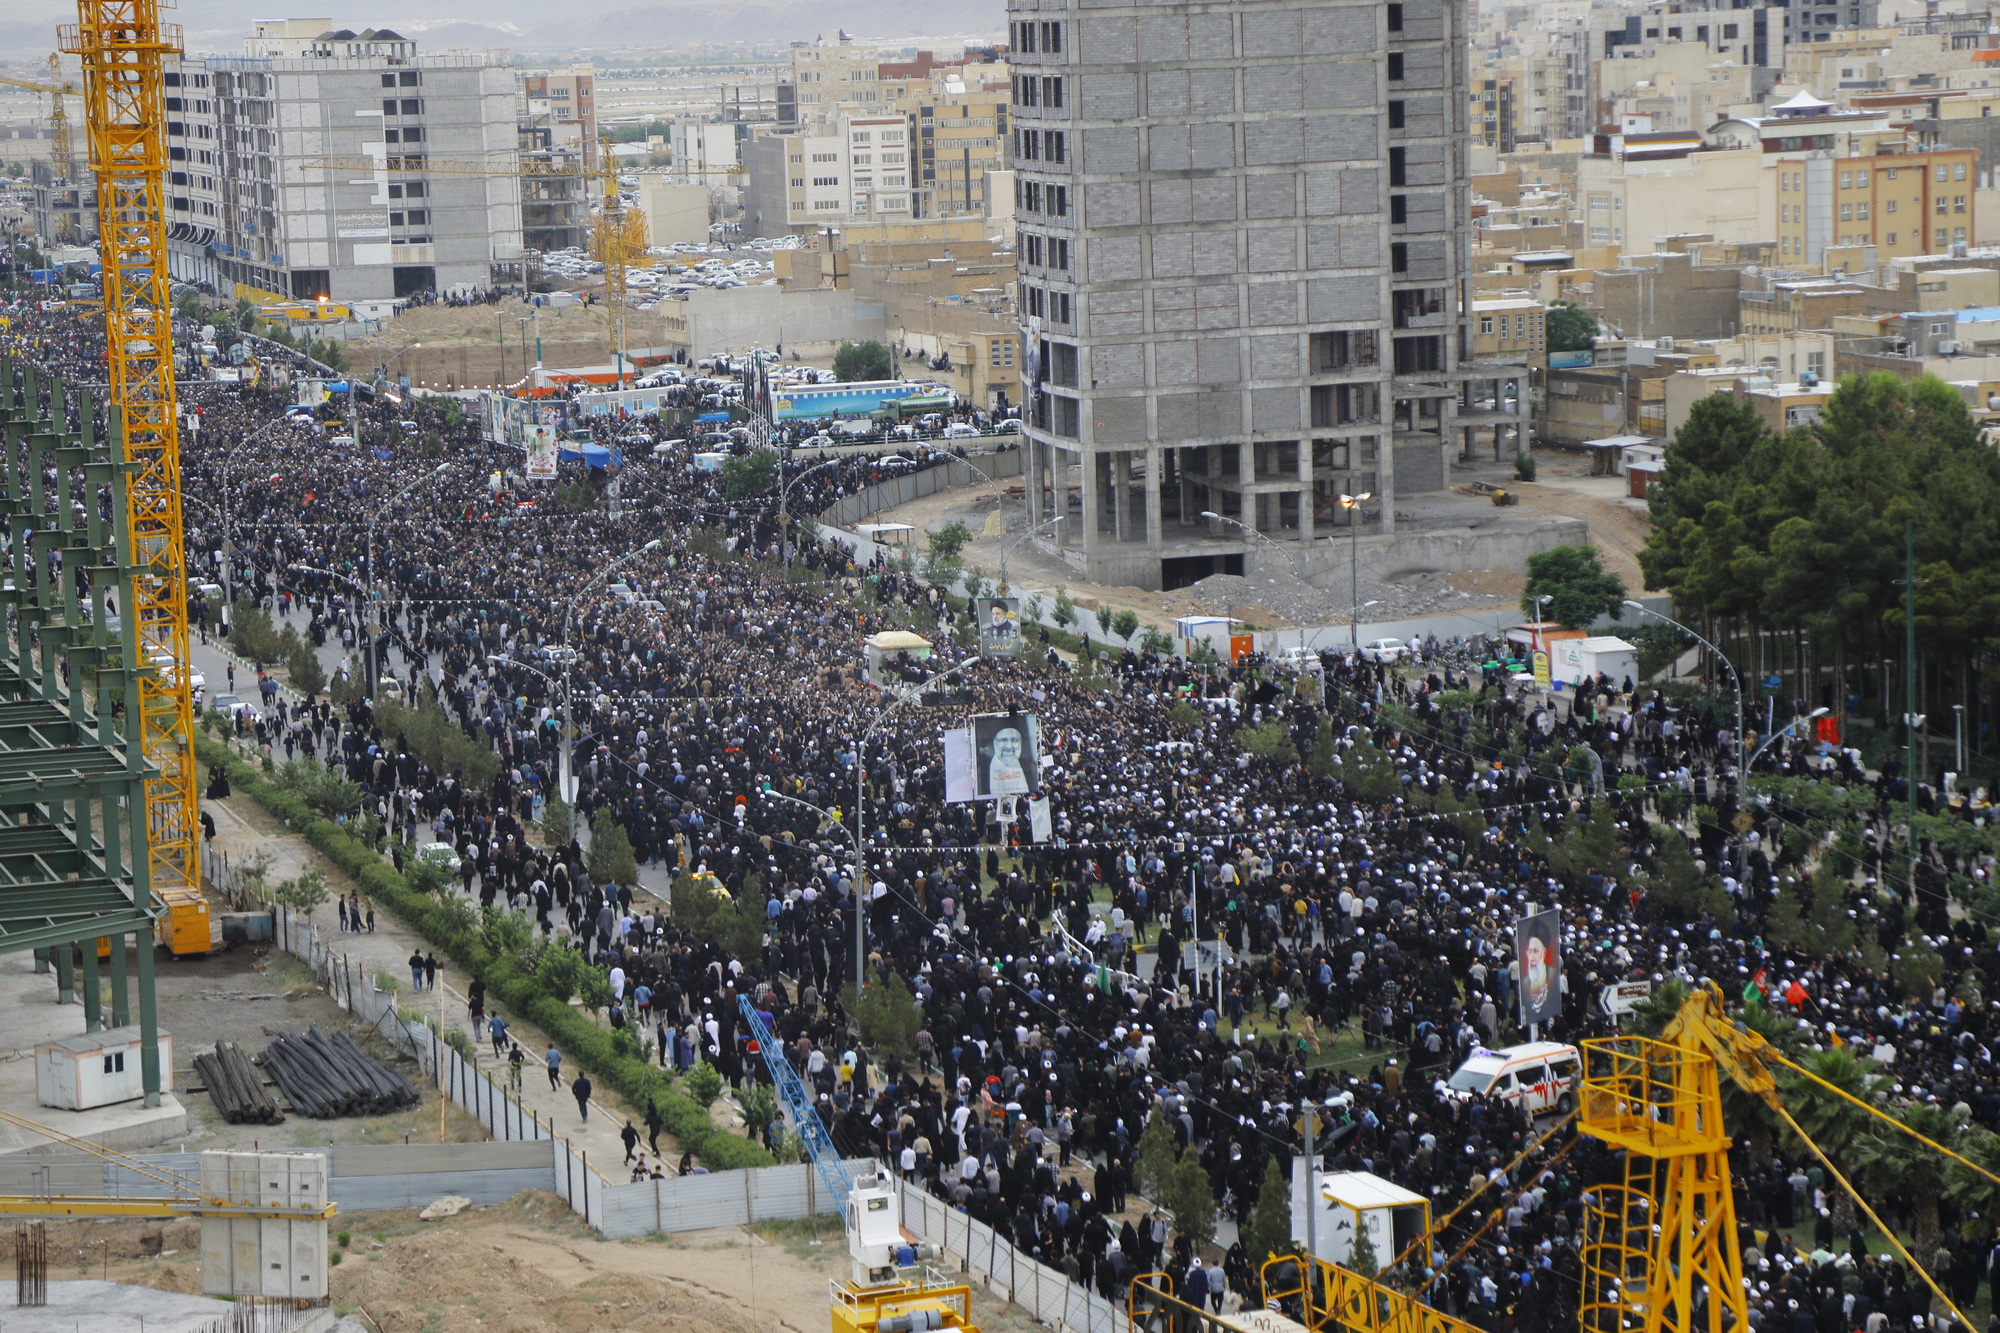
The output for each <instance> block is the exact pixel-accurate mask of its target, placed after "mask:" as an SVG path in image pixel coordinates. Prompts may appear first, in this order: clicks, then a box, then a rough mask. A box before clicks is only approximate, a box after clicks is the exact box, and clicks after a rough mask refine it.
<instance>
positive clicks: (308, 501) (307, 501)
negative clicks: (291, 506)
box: [304, 491, 317, 504]
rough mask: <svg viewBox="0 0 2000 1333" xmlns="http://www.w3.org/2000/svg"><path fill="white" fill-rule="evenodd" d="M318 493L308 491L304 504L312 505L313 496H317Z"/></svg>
mask: <svg viewBox="0 0 2000 1333" xmlns="http://www.w3.org/2000/svg"><path fill="white" fill-rule="evenodd" d="M316 493H317V492H314V491H307V492H306V498H305V501H304V503H306V504H311V503H312V502H313V496H314V495H315V494H316Z"/></svg>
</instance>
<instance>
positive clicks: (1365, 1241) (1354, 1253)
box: [1346, 1211, 1382, 1277]
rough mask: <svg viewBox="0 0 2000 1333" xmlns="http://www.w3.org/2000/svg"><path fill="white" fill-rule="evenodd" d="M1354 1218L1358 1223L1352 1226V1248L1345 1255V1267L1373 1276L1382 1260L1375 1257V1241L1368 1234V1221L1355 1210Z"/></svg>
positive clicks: (1365, 1275)
mask: <svg viewBox="0 0 2000 1333" xmlns="http://www.w3.org/2000/svg"><path fill="white" fill-rule="evenodd" d="M1355 1219H1356V1220H1357V1221H1358V1222H1359V1223H1360V1225H1359V1226H1357V1227H1355V1228H1354V1248H1353V1250H1351V1251H1349V1253H1348V1256H1347V1265H1346V1266H1347V1267H1348V1268H1350V1269H1352V1270H1353V1271H1354V1272H1356V1273H1359V1274H1361V1276H1363V1277H1374V1276H1375V1275H1376V1274H1377V1273H1379V1272H1381V1271H1382V1261H1381V1260H1379V1259H1377V1258H1376V1257H1375V1242H1374V1240H1373V1239H1372V1238H1370V1236H1369V1235H1368V1221H1367V1219H1366V1218H1364V1217H1362V1216H1361V1214H1360V1213H1359V1212H1358V1211H1357V1212H1356V1213H1355Z"/></svg>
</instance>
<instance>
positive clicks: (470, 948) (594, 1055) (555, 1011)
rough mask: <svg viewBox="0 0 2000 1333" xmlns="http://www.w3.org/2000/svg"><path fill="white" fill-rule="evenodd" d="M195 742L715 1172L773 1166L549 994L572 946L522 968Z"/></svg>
mask: <svg viewBox="0 0 2000 1333" xmlns="http://www.w3.org/2000/svg"><path fill="white" fill-rule="evenodd" d="M195 745H196V752H197V754H198V756H199V758H200V760H201V762H202V764H203V765H204V766H206V765H211V764H221V765H222V768H223V772H225V773H227V774H228V775H229V782H230V785H231V786H232V787H233V788H234V789H235V790H236V791H238V792H240V793H242V794H244V795H246V796H248V797H249V798H250V799H251V800H253V801H255V802H256V803H257V804H258V806H259V807H261V808H262V809H263V810H264V812H265V813H266V814H269V815H271V816H272V817H273V818H275V819H279V820H282V821H284V822H285V823H286V824H287V825H288V826H289V827H290V828H292V829H293V830H295V831H297V832H299V833H301V834H302V835H303V836H304V837H305V839H306V840H307V841H308V842H310V843H311V844H312V845H313V846H314V847H315V848H317V849H318V850H319V851H320V852H321V853H322V854H323V855H325V857H326V858H327V859H328V860H329V861H331V862H332V863H333V864H334V865H335V866H336V867H337V868H338V869H339V870H340V871H341V873H342V874H344V875H346V876H347V877H348V878H349V879H350V880H352V881H353V882H354V884H355V885H356V887H358V888H359V889H360V890H361V892H362V893H363V894H364V895H365V896H367V897H369V898H372V899H373V900H374V901H375V902H376V903H377V904H378V905H379V906H381V907H383V908H385V909H386V910H387V911H388V912H389V913H390V915H392V916H394V917H395V918H396V919H397V920H399V921H401V922H402V923H403V924H404V925H406V926H408V927H410V928H411V929H412V930H414V931H416V932H417V933H418V934H420V935H422V936H423V937H424V938H425V940H427V941H428V942H429V943H430V944H431V945H432V946H433V947H435V948H436V949H437V951H438V954H439V956H440V957H447V958H450V959H451V960H452V961H453V962H455V963H456V964H457V965H458V966H459V967H460V968H462V969H464V970H465V971H466V972H467V973H469V974H471V975H474V976H480V977H484V978H485V979H486V990H487V994H488V995H489V996H492V997H494V998H495V999H496V1000H497V1001H498V1002H499V1003H500V1004H504V1005H505V1006H507V1008H508V1009H510V1010H512V1011H513V1012H514V1013H516V1014H518V1015H520V1016H521V1017H522V1018H525V1019H526V1020H527V1021H528V1022H530V1023H532V1024H534V1025H535V1026H536V1027H538V1028H540V1029H541V1030H542V1031H543V1032H545V1033H547V1034H548V1037H549V1040H551V1041H553V1042H555V1043H556V1046H557V1047H558V1048H559V1049H560V1050H561V1051H562V1052H563V1055H564V1058H565V1059H566V1060H568V1061H569V1062H570V1063H572V1064H573V1065H575V1066H576V1067H578V1068H581V1069H584V1070H587V1071H588V1072H589V1073H590V1075H591V1077H592V1078H593V1079H595V1080H597V1082H598V1083H599V1084H600V1085H601V1086H603V1087H606V1088H609V1089H611V1090H612V1091H615V1092H617V1093H618V1094H619V1095H620V1096H622V1097H624V1098H625V1099H626V1100H627V1101H628V1102H630V1103H631V1104H632V1105H634V1106H644V1105H645V1104H646V1103H647V1102H648V1101H651V1102H652V1103H653V1104H654V1105H656V1106H658V1107H659V1108H660V1117H661V1119H662V1121H664V1123H665V1128H666V1130H667V1132H668V1133H669V1134H671V1135H673V1137H674V1139H675V1141H676V1142H678V1143H679V1144H680V1145H681V1147H682V1148H683V1149H684V1150H686V1151H688V1152H692V1153H694V1154H695V1155H696V1156H698V1157H700V1158H701V1160H702V1163H703V1165H705V1166H707V1167H708V1168H709V1169H710V1170H712V1171H732V1170H736V1169H739V1168H742V1167H751V1166H769V1165H770V1164H771V1155H770V1154H769V1153H767V1152H765V1151H764V1149H763V1148H762V1147H761V1146H759V1145H758V1144H755V1143H752V1142H750V1141H749V1140H747V1139H743V1138H739V1137H738V1136H736V1135H734V1134H728V1133H724V1132H723V1131H721V1130H719V1129H718V1128H716V1126H715V1123H714V1122H713V1121H711V1120H710V1119H709V1118H708V1107H709V1104H710V1103H711V1102H713V1101H714V1097H713V1096H711V1097H710V1098H709V1099H708V1101H705V1102H701V1103H700V1104H697V1103H696V1102H695V1100H694V1099H693V1098H691V1097H689V1096H687V1095H686V1094H684V1093H681V1092H678V1091H676V1090H675V1089H674V1088H673V1087H672V1086H671V1084H670V1082H669V1080H668V1077H667V1073H666V1071H665V1070H663V1069H660V1068H659V1067H657V1066H655V1065H652V1064H649V1063H648V1062H646V1061H645V1060H643V1059H635V1058H633V1056H631V1055H630V1054H628V1053H625V1052H621V1051H620V1050H619V1049H618V1048H617V1046H616V1045H615V1044H614V1043H613V1041H612V1034H611V1033H610V1032H609V1031H607V1030H606V1029H604V1028H601V1027H599V1026H597V1024H595V1023H593V1022H591V1021H590V1020H589V1019H588V1018H585V1017H584V1016H583V1015H582V1014H580V1013H578V1012H576V1011H575V1010H574V1009H572V1008H571V1007H570V1006H569V1004H568V1003H567V999H566V998H565V999H561V1000H559V999H556V998H554V997H553V996H552V995H550V994H549V993H548V991H547V989H546V988H545V987H544V985H543V984H542V981H541V976H542V970H543V969H544V968H545V967H546V966H547V965H548V960H549V959H552V958H558V957H561V956H562V955H565V954H570V955H572V956H573V954H574V951H573V950H569V949H555V948H546V949H542V950H541V951H540V955H539V957H538V958H537V959H536V960H535V965H534V966H533V967H532V968H530V967H527V966H524V964H523V960H522V959H521V958H520V957H519V956H516V955H499V954H496V953H494V951H493V949H492V947H491V946H490V945H489V944H488V942H487V941H486V939H485V938H484V937H483V934H482V931H481V925H482V923H480V922H479V921H478V919H477V917H476V916H472V914H470V913H468V912H467V911H466V910H465V904H464V903H463V901H462V900H460V899H458V898H456V897H455V896H451V895H447V896H446V897H445V898H444V899H442V900H440V899H437V898H432V897H429V896H427V895H424V894H422V893H419V892H417V891H416V889H415V888H413V887H412V886H411V884H410V882H409V880H408V879H407V878H405V877H404V876H403V875H401V874H399V873H397V871H396V870H395V868H394V867H392V866H391V865H390V864H389V863H388V862H387V861H384V860H383V859H382V858H381V856H379V855H378V854H376V853H375V852H372V851H370V850H369V849H368V848H367V847H365V846H363V845H362V843H361V842H360V841H358V840H357V839H356V838H355V837H354V836H353V835H352V834H350V833H349V832H348V831H347V830H346V829H344V828H342V827H341V826H340V825H338V824H335V823H334V822H333V821H331V820H329V819H325V818H323V817H321V816H320V815H318V814H317V813H316V812H315V811H314V810H313V809H312V807H310V806H309V805H307V804H306V803H305V802H304V801H303V800H301V799H299V798H298V797H297V796H295V795H293V794H291V793H289V792H286V791H283V790H281V789H279V788H278V787H277V786H275V785H273V784H272V783H271V782H270V781H269V780H268V779H266V778H265V777H264V776H263V775H262V774H261V773H259V772H258V771H256V770H255V769H254V768H252V767H251V766H250V765H249V764H247V763H245V762H244V761H243V760H242V759H241V758H239V757H238V756H237V755H236V754H235V753H234V752H232V751H231V750H230V749H229V747H228V746H226V745H224V744H222V743H221V742H220V741H215V740H211V739H209V738H208V737H206V736H197V737H196V738H195ZM468 918H470V919H468ZM579 961H581V960H579ZM719 1086H720V1083H719V1076H718V1089H719Z"/></svg>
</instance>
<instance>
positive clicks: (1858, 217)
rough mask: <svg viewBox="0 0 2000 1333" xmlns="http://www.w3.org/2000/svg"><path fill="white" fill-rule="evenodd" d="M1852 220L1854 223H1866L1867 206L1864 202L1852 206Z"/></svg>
mask: <svg viewBox="0 0 2000 1333" xmlns="http://www.w3.org/2000/svg"><path fill="white" fill-rule="evenodd" d="M1854 220H1855V221H1856V222H1866V221H1867V220H1868V204H1867V202H1866V201H1865V200H1864V201H1863V202H1861V203H1858V204H1856V205H1855V206H1854Z"/></svg>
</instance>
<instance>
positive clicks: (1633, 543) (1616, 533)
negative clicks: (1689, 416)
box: [1507, 449, 1653, 596]
mask: <svg viewBox="0 0 2000 1333" xmlns="http://www.w3.org/2000/svg"><path fill="white" fill-rule="evenodd" d="M1535 461H1536V463H1537V465H1538V471H1537V476H1538V478H1539V480H1536V481H1531V482H1509V483H1507V489H1508V490H1509V491H1511V492H1513V493H1515V494H1517V495H1519V496H1520V497H1521V506H1520V507H1521V509H1522V510H1523V511H1524V512H1527V513H1535V514H1560V515H1562V516H1564V517H1566V518H1580V519H1582V520H1583V521H1584V522H1586V523H1588V524H1589V525H1590V541H1591V544H1592V545H1593V546H1595V547H1596V548H1597V550H1598V553H1599V555H1601V556H1602V557H1603V560H1604V567H1605V568H1606V569H1608V570H1610V571H1611V572H1612V573H1613V574H1616V575H1617V576H1618V577H1619V578H1622V579H1624V580H1625V586H1626V588H1628V589H1630V590H1631V591H1632V592H1634V593H1636V592H1638V591H1640V590H1641V589H1643V588H1644V587H1645V586H1646V576H1645V575H1644V574H1642V573H1640V572H1639V548H1640V547H1642V546H1644V545H1645V544H1646V537H1647V534H1649V533H1651V532H1652V530H1653V523H1652V520H1651V519H1650V518H1648V517H1647V516H1646V510H1645V506H1644V505H1643V504H1642V503H1640V502H1638V501H1630V500H1627V499H1625V479H1624V478H1623V477H1592V476H1591V475H1590V460H1588V459H1585V458H1578V457H1576V456H1575V455H1573V454H1564V453H1556V452H1553V451H1550V450H1546V449H1544V450H1538V451H1536V454H1535ZM1516 595H1517V596H1518V595H1519V594H1518V593H1517V594H1516Z"/></svg>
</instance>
